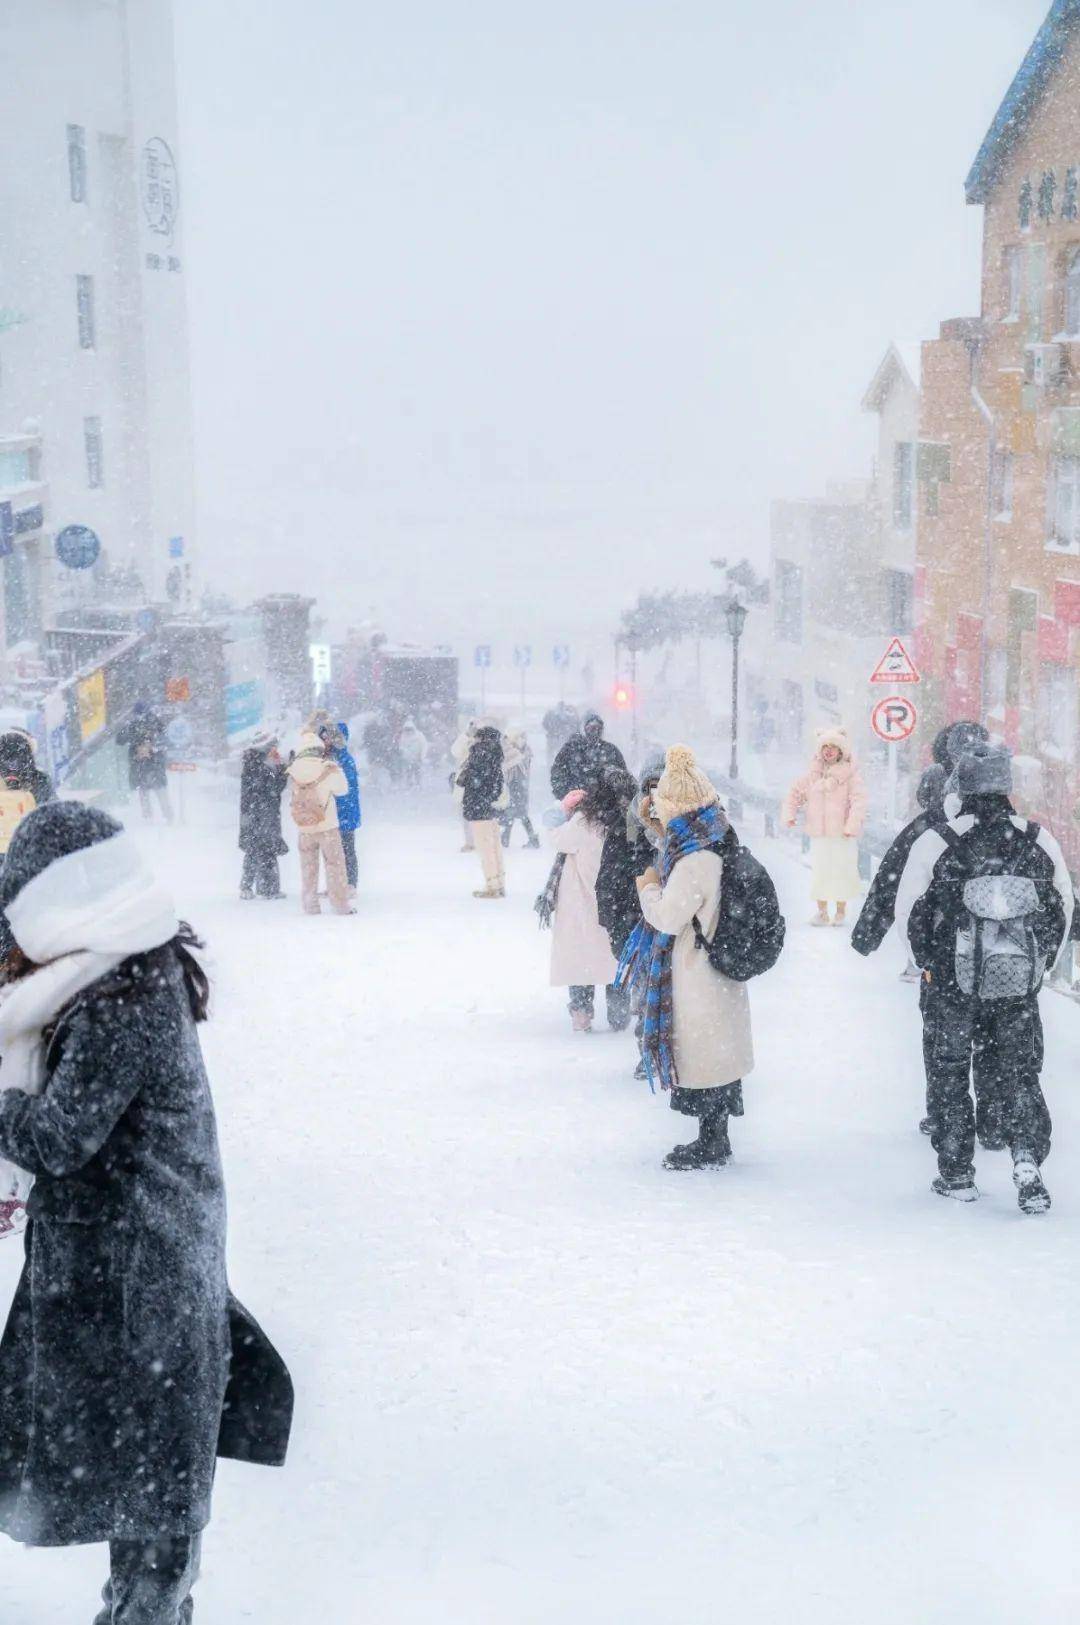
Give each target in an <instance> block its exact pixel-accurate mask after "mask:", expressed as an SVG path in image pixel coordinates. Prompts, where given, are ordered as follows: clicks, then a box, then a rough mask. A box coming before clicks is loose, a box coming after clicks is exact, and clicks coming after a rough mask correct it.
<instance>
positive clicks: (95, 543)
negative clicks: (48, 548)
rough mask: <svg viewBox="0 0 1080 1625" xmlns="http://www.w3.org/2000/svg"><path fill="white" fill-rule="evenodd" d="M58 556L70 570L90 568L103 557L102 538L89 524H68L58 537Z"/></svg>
mask: <svg viewBox="0 0 1080 1625" xmlns="http://www.w3.org/2000/svg"><path fill="white" fill-rule="evenodd" d="M56 556H57V558H58V559H59V560H60V563H61V564H63V565H66V567H67V568H68V569H69V570H89V569H90V568H91V567H92V566H93V565H95V564H96V563H97V561H98V559H99V558H100V557H101V539H100V537H98V536H96V535H95V534H94V532H93V531H92V530H91V529H90V527H89V525H66V526H65V527H64V529H63V530H62V531H61V532H60V534H59V536H58V537H57V538H56Z"/></svg>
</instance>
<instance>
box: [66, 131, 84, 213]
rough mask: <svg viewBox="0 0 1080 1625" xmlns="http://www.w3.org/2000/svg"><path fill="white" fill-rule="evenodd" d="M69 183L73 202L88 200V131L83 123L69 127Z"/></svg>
mask: <svg viewBox="0 0 1080 1625" xmlns="http://www.w3.org/2000/svg"><path fill="white" fill-rule="evenodd" d="M67 156H68V185H69V188H70V191H71V201H72V203H85V202H86V131H85V130H84V129H83V127H82V125H81V124H69V125H68V127H67Z"/></svg>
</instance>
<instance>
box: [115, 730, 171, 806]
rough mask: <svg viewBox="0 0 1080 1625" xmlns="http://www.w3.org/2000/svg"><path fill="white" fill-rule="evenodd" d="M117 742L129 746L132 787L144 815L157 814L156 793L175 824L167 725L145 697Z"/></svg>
mask: <svg viewBox="0 0 1080 1625" xmlns="http://www.w3.org/2000/svg"><path fill="white" fill-rule="evenodd" d="M116 743H117V744H118V745H126V746H127V752H128V780H129V783H130V785H131V788H132V789H133V790H136V791H138V795H139V805H140V807H141V808H142V815H143V817H144V818H151V817H153V809H152V807H151V804H150V797H151V795H152V796H153V797H154V799H155V800H156V801H157V804H158V808H159V810H160V812H161V816H162V817H163V818H164V820H165V822H166V823H167V824H171V823H172V821H173V810H172V802H171V801H170V799H169V772H168V767H169V751H168V743H167V741H166V738H165V724H164V723H163V722H162V720H161V718H160V717H159V716H158V714H157V712H156V711H152V710H151V709H150V707H149V705H147V703H146V701H145V700H139V701H138V703H137V704H136V705H135V706H133V708H132V712H131V717H130V719H129V720H128V721H127V722H126V723H125V724H124V726H123V727H122V728H121V729H120V731H119V732H118V733H117V735H116Z"/></svg>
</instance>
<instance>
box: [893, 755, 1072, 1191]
mask: <svg viewBox="0 0 1080 1625" xmlns="http://www.w3.org/2000/svg"><path fill="white" fill-rule="evenodd" d="M955 781H956V786H957V791H958V793H959V795H960V797H961V806H960V812H959V815H958V816H956V817H954V818H952V819H950V820H948V821H947V822H945V823H942V824H939V825H935V826H934V827H932V828H931V829H928V830H927V831H926V832H925V833H924V834H923V835H922V836H920V838H919V839H918V840H917V841H916V842H915V844H914V846H913V847H912V850H911V853H910V856H909V858H908V861H907V864H906V865H905V868H904V872H903V875H902V877H901V881H900V887H899V891H898V895H897V905H896V919H897V925H898V927H899V929H900V930H901V933H902V934H903V935H906V937H907V940H908V942H909V944H910V948H911V953H912V956H913V958H914V960H915V963H916V964H917V965H918V966H919V968H920V970H921V971H922V973H923V979H922V983H921V1000H920V1003H921V1008H922V1016H923V1034H924V1054H925V1059H926V1068H927V1080H928V1089H927V1105H928V1112H929V1116H930V1120H931V1143H932V1144H933V1146H934V1150H935V1151H936V1152H937V1156H938V1170H939V1177H938V1179H937V1180H935V1182H934V1189H935V1190H936V1191H937V1192H938V1193H939V1194H940V1195H943V1196H956V1197H959V1198H960V1199H962V1200H972V1199H973V1198H974V1197H976V1196H977V1195H978V1191H977V1190H976V1188H975V1164H974V1156H975V1136H976V1116H975V1111H974V1109H973V1106H972V1100H971V1075H972V1068H973V1066H974V1067H975V1069H976V1071H977V1073H978V1074H979V1076H980V1079H981V1086H982V1091H983V1095H984V1104H983V1111H984V1114H985V1115H986V1116H987V1118H989V1119H990V1120H991V1121H992V1122H993V1123H996V1125H997V1127H998V1131H999V1133H1000V1142H998V1143H1001V1144H1003V1145H1004V1146H1007V1147H1008V1149H1009V1151H1010V1152H1011V1153H1012V1157H1013V1164H1014V1179H1015V1182H1016V1186H1017V1190H1018V1194H1019V1201H1020V1206H1021V1208H1022V1209H1023V1210H1024V1211H1025V1212H1042V1211H1044V1210H1045V1208H1046V1207H1048V1206H1049V1205H1050V1199H1049V1196H1048V1194H1047V1192H1046V1188H1045V1186H1044V1184H1043V1182H1042V1177H1041V1174H1040V1168H1041V1166H1042V1164H1043V1163H1044V1162H1045V1160H1046V1158H1047V1155H1048V1154H1049V1150H1050V1135H1051V1121H1050V1113H1049V1110H1048V1108H1047V1104H1046V1100H1045V1098H1044V1096H1043V1093H1042V1089H1041V1086H1040V1074H1041V1071H1042V1064H1043V1032H1042V1022H1041V1020H1040V1017H1039V1006H1038V990H1037V989H1036V991H1034V992H1031V993H1030V994H1028V995H1026V996H1023V997H1009V998H981V997H979V996H978V994H977V993H974V994H972V993H966V992H965V991H964V989H963V988H962V987H961V985H960V981H959V979H958V974H957V946H958V943H957V939H958V933H959V932H960V931H961V929H962V928H964V927H965V926H967V924H968V923H969V921H968V910H967V907H966V904H965V898H964V890H965V883H966V882H967V881H969V880H971V879H972V878H973V877H974V876H976V875H978V874H986V873H988V872H998V873H1001V874H1003V875H1007V876H1020V877H1024V878H1027V879H1030V880H1032V881H1033V882H1034V883H1035V888H1036V891H1037V894H1038V899H1039V908H1038V913H1037V915H1036V916H1035V919H1034V924H1033V929H1034V937H1035V944H1036V948H1037V952H1038V954H1039V955H1041V956H1042V957H1044V958H1045V960H1046V963H1047V964H1048V965H1052V964H1053V963H1054V962H1055V960H1056V958H1057V955H1058V953H1059V952H1060V950H1061V947H1062V945H1063V944H1064V942H1065V941H1066V939H1067V937H1068V934H1069V931H1070V928H1071V924H1072V911H1073V891H1072V882H1071V879H1070V877H1069V873H1068V870H1067V869H1066V866H1065V861H1064V858H1063V857H1062V854H1061V849H1060V847H1059V846H1058V844H1057V842H1056V841H1055V840H1054V838H1053V837H1052V836H1051V835H1050V834H1049V833H1048V832H1047V831H1046V830H1044V829H1041V828H1040V827H1039V825H1037V824H1032V823H1029V822H1028V821H1027V820H1025V819H1023V818H1019V817H1017V816H1016V814H1015V812H1014V810H1013V807H1012V803H1011V801H1010V800H1009V795H1010V793H1011V788H1012V771H1011V760H1010V757H1009V753H1008V751H1006V750H1003V749H999V748H995V747H993V746H990V745H985V744H977V745H975V746H973V747H972V749H971V750H970V751H969V752H968V753H967V754H966V755H965V756H963V757H962V758H961V760H960V762H959V763H958V764H957V767H956V769H955Z"/></svg>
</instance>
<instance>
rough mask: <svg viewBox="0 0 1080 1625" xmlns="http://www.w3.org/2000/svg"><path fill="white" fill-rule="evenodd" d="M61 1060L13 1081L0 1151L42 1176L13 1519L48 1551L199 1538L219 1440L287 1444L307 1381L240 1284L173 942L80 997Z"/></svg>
mask: <svg viewBox="0 0 1080 1625" xmlns="http://www.w3.org/2000/svg"><path fill="white" fill-rule="evenodd" d="M46 1069H47V1075H48V1081H47V1083H46V1087H45V1091H44V1093H43V1094H42V1095H40V1096H38V1097H37V1098H32V1097H31V1096H29V1095H26V1094H24V1093H22V1091H20V1090H9V1091H8V1092H7V1093H5V1094H3V1095H0V1154H2V1155H3V1156H5V1157H8V1158H10V1159H11V1160H12V1161H13V1162H15V1163H17V1164H18V1165H19V1166H20V1167H22V1168H25V1169H27V1170H28V1171H29V1172H31V1173H33V1174H34V1175H35V1176H36V1181H35V1184H34V1188H33V1191H32V1192H31V1195H30V1201H29V1204H28V1206H29V1212H30V1223H29V1225H28V1227H27V1232H26V1264H25V1267H24V1270H23V1274H22V1278H21V1280H20V1282H19V1286H18V1289H17V1292H16V1296H15V1301H14V1304H13V1307H12V1310H11V1315H10V1317H9V1320H8V1324H7V1328H6V1330H5V1332H4V1337H3V1341H2V1343H0V1529H3V1530H4V1531H5V1532H6V1533H7V1534H9V1535H11V1536H12V1537H13V1538H14V1539H16V1540H19V1541H23V1542H26V1543H28V1544H30V1545H35V1546H63V1545H74V1544H78V1543H81V1542H85V1541H95V1542H96V1541H106V1540H112V1539H119V1540H150V1539H152V1538H154V1537H156V1536H162V1535H186V1534H191V1533H194V1532H196V1531H198V1530H200V1529H202V1528H203V1527H204V1526H205V1524H206V1523H207V1521H208V1519H209V1516H210V1492H211V1486H212V1484H213V1477H214V1461H215V1456H216V1455H217V1454H219V1453H220V1454H223V1455H230V1456H239V1457H242V1458H244V1459H248V1460H256V1461H262V1462H266V1463H270V1464H273V1463H279V1462H281V1461H282V1460H283V1459H284V1454H285V1447H286V1444H287V1440H288V1433H289V1425H290V1418H291V1404H292V1393H291V1386H290V1384H289V1378H288V1373H287V1372H286V1371H285V1368H284V1366H283V1365H282V1363H281V1361H280V1358H279V1357H278V1356H277V1355H276V1354H275V1353H274V1351H273V1349H272V1348H271V1347H270V1345H269V1343H268V1342H267V1341H266V1339H265V1337H264V1336H263V1334H262V1333H261V1332H260V1331H259V1329H258V1327H257V1326H256V1325H255V1323H254V1322H253V1321H251V1320H250V1318H249V1317H247V1316H246V1314H245V1312H244V1311H243V1310H241V1309H240V1307H239V1305H238V1304H236V1303H235V1302H234V1301H233V1300H232V1299H230V1297H229V1293H228V1287H227V1283H226V1279H225V1196H224V1190H223V1185H222V1173H221V1163H220V1159H219V1156H218V1144H217V1131H216V1126H215V1121H214V1109H213V1105H212V1103H211V1099H210V1090H209V1085H208V1083H207V1078H206V1073H205V1070H204V1068H203V1061H202V1054H201V1051H200V1047H199V1040H198V1036H197V1032H196V1027H195V1023H194V1020H193V1018H192V1015H191V1008H190V1004H189V1002H188V997H187V991H186V987H185V984H184V979H183V974H182V971H181V967H180V963H179V961H178V958H177V955H176V951H175V949H174V948H173V947H172V946H171V945H168V946H166V947H164V948H160V949H157V950H156V951H155V952H153V953H150V954H144V955H139V956H137V957H135V958H133V959H129V960H127V961H126V962H125V963H124V964H123V965H122V966H121V967H120V968H119V970H118V971H117V972H115V973H114V974H113V975H112V976H110V977H107V978H105V979H103V980H102V981H101V982H98V983H95V984H94V986H93V987H92V988H90V989H88V991H87V992H86V993H84V994H82V995H80V996H79V997H78V998H77V999H76V1000H74V1001H73V1002H72V1003H71V1004H70V1005H69V1006H68V1008H67V1009H66V1010H65V1011H64V1012H62V1014H61V1016H60V1019H59V1021H58V1023H57V1025H56V1028H55V1030H54V1031H53V1033H52V1035H51V1039H50V1041H49V1046H48V1053H47V1062H46ZM227 1389H228V1392H227Z"/></svg>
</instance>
